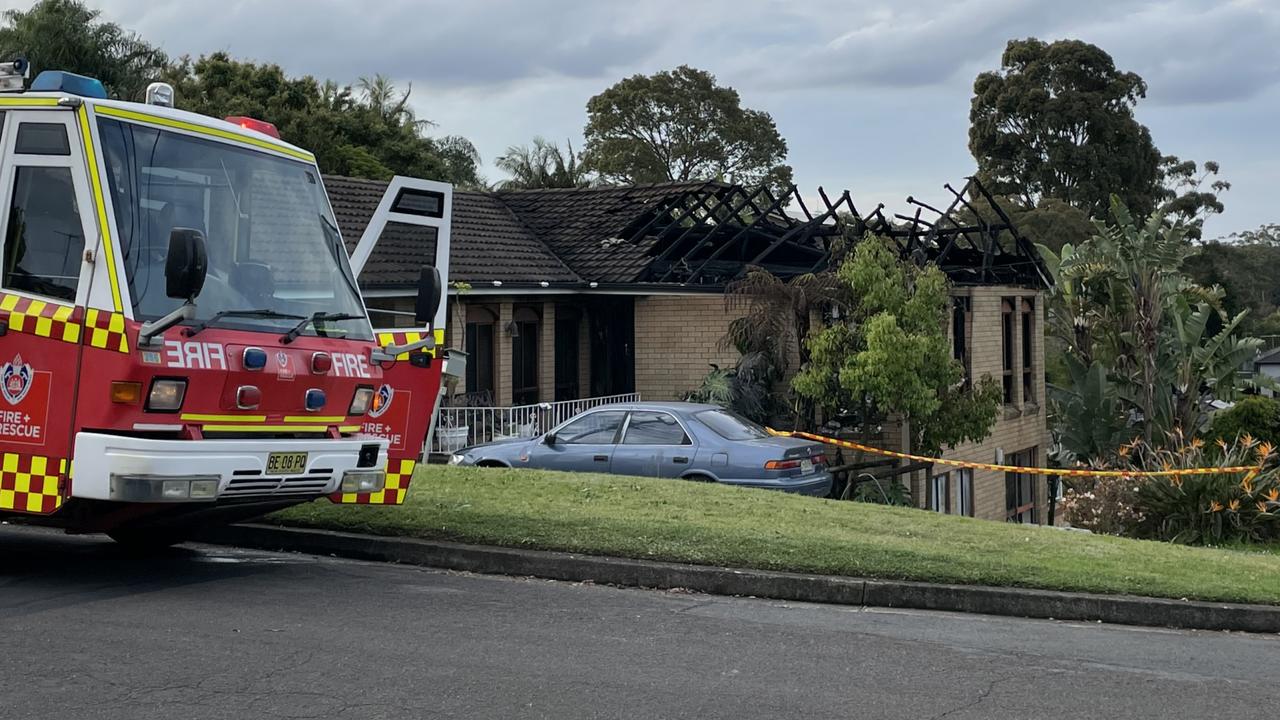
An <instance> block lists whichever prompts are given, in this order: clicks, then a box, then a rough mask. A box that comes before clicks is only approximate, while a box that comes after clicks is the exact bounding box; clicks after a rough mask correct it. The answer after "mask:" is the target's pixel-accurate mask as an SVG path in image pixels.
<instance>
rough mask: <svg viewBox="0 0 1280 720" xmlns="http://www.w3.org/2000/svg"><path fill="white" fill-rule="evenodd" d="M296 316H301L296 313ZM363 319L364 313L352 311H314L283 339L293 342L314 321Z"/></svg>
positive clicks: (286, 342)
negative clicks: (354, 313) (351, 312)
mask: <svg viewBox="0 0 1280 720" xmlns="http://www.w3.org/2000/svg"><path fill="white" fill-rule="evenodd" d="M294 317H299V316H297V315H295V316H294ZM362 319H364V316H363V315H352V314H350V313H326V312H318V313H314V314H313V315H312V316H311V317H308V318H303V319H302V322H300V323H298V324H297V325H294V326H293V329H292V330H290V331H289V332H287V333H285V334H284V337H283V338H282V340H283V341H284V342H285V344H288V343H291V342H293V341H294V340H297V339H298V336H299V335H301V334H302V331H303V330H306V329H307V327H308V326H309V325H311V324H313V323H322V322H335V321H338V320H362ZM317 330H318V328H317Z"/></svg>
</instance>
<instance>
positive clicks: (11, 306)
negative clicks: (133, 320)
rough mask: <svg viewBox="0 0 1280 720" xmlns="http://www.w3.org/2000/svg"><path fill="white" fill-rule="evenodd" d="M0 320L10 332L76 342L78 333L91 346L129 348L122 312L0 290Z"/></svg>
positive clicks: (78, 338) (125, 349) (106, 348)
mask: <svg viewBox="0 0 1280 720" xmlns="http://www.w3.org/2000/svg"><path fill="white" fill-rule="evenodd" d="M0 320H4V321H5V322H7V323H9V330H10V331H12V332H18V333H24V334H27V335H35V336H37V337H44V338H50V339H53V340H61V341H62V342H67V343H73V344H78V343H79V342H80V340H81V336H82V335H83V336H84V340H85V341H86V342H87V344H88V345H89V346H91V347H95V348H102V349H105V350H115V351H117V352H122V353H127V352H129V337H128V334H127V333H126V332H125V320H124V315H122V314H120V313H115V312H110V311H107V310H97V309H95V308H89V309H88V310H85V309H84V308H80V307H72V306H70V305H60V304H58V303H52V302H46V301H44V300H36V299H34V298H29V297H24V296H22V295H13V294H10V293H0Z"/></svg>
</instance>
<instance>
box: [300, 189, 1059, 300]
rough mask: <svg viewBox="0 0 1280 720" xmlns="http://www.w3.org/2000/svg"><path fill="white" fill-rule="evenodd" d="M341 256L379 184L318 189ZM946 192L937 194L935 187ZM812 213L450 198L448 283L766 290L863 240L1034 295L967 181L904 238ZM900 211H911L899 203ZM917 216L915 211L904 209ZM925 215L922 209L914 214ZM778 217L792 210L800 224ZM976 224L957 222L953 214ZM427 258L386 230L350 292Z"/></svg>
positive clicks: (882, 223) (851, 211)
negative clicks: (751, 277)
mask: <svg viewBox="0 0 1280 720" xmlns="http://www.w3.org/2000/svg"><path fill="white" fill-rule="evenodd" d="M325 183H326V186H327V187H328V191H329V197H330V200H331V202H332V203H333V207H334V212H335V213H336V215H337V218H338V224H339V226H340V227H341V229H342V234H343V237H344V238H345V240H346V243H347V247H348V251H350V250H352V249H353V248H354V246H355V244H356V242H357V241H358V240H359V238H360V236H361V235H362V234H363V233H364V230H365V228H366V227H367V226H368V224H369V221H370V219H371V218H372V216H373V214H374V212H375V210H376V209H377V206H378V203H379V201H380V200H381V199H382V196H383V194H384V192H385V190H386V187H387V185H388V183H387V182H384V181H375V180H356V179H352V178H345V177H338V176H326V177H325ZM947 187H948V189H950V186H947ZM818 192H819V195H820V196H821V202H822V206H819V207H817V208H814V210H813V211H812V212H811V211H810V210H809V208H808V207H807V206H806V204H805V201H804V199H803V198H801V197H800V194H799V192H798V191H797V190H796V188H795V187H794V186H792V187H790V188H789V189H787V190H786V192H783V193H781V194H774V193H773V192H771V191H770V190H768V189H766V188H744V187H742V186H739V185H733V184H728V183H722V182H715V181H711V182H691V183H664V184H657V185H634V186H622V187H591V188H566V189H546V190H511V191H500V192H475V191H462V190H457V191H455V192H454V194H453V215H452V225H451V227H452V234H451V238H452V240H451V243H450V245H451V248H450V258H449V275H450V278H449V279H450V280H451V281H458V282H467V283H483V284H488V283H490V282H492V281H495V280H498V281H502V282H503V284H506V285H512V286H517V287H518V286H520V285H537V284H539V283H549V284H553V285H560V286H564V285H574V286H581V285H585V284H587V283H600V284H602V285H603V284H611V285H612V284H645V285H650V284H660V285H675V286H680V287H690V286H694V285H698V286H704V287H706V288H707V289H711V288H715V287H722V286H723V285H724V284H725V283H726V282H728V281H729V280H732V279H733V278H734V277H738V276H740V275H741V273H742V272H743V271H744V270H745V269H746V268H747V266H749V265H759V266H762V267H765V268H766V269H768V270H769V271H771V272H773V273H774V274H776V275H778V276H779V277H791V276H794V275H797V274H801V273H805V272H813V271H816V270H819V269H821V268H823V267H825V266H826V265H827V264H828V263H829V261H830V258H831V255H832V252H833V249H834V247H835V246H836V244H837V241H839V240H840V239H842V238H845V237H854V236H856V237H860V236H861V234H862V233H863V232H865V231H867V230H870V231H873V232H880V233H883V234H885V235H888V236H889V237H892V238H893V239H894V240H895V241H896V242H898V244H899V247H900V248H901V249H902V251H903V253H904V255H907V256H910V257H913V258H918V259H921V260H932V261H935V262H937V263H938V264H939V265H940V266H942V268H943V270H944V271H945V272H947V274H948V275H949V276H950V277H951V278H952V280H953V281H954V282H957V283H960V284H1017V285H1029V286H1036V287H1041V286H1045V285H1047V282H1048V281H1047V280H1046V277H1047V273H1046V272H1045V271H1044V268H1043V262H1042V261H1041V259H1040V258H1039V255H1038V254H1037V253H1036V251H1035V249H1034V247H1032V246H1031V244H1030V243H1029V242H1027V241H1026V240H1025V239H1024V238H1022V237H1021V235H1020V234H1018V232H1017V229H1016V228H1014V227H1013V225H1012V223H1011V222H1010V221H1009V220H1008V218H1007V216H1006V215H1005V214H1004V212H1003V211H1002V210H1000V208H999V206H998V204H997V203H996V202H995V199H994V198H991V197H990V195H989V194H988V193H986V190H985V188H982V187H981V184H980V183H978V182H977V181H976V180H974V179H970V182H969V184H968V185H966V186H965V189H964V190H963V191H961V192H957V191H954V190H952V192H953V193H955V195H956V196H957V202H956V203H953V205H952V207H949V208H947V210H945V211H942V210H935V209H933V208H928V209H929V210H931V211H933V212H934V213H936V214H937V215H938V217H937V218H936V219H934V220H933V221H932V222H929V221H926V220H923V219H922V218H921V215H920V212H919V211H917V213H916V215H915V217H914V218H908V217H906V216H898V217H899V218H902V219H904V220H911V221H912V224H911V225H910V226H909V227H906V226H904V227H897V226H895V225H893V224H892V223H890V222H888V221H887V218H885V217H884V215H883V213H881V212H880V208H877V209H876V210H875V211H874V212H873V213H872V214H871V215H870V216H868V217H866V218H863V217H862V216H860V215H859V213H858V212H857V210H856V209H855V208H854V206H853V201H852V200H851V199H850V197H849V193H848V192H845V193H844V194H843V195H841V196H839V197H838V198H837V200H836V201H835V202H832V200H831V199H830V198H829V197H828V196H827V195H826V193H825V192H823V191H822V189H821V188H819V190H818ZM964 195H971V196H974V197H976V196H977V195H981V196H983V199H984V201H989V205H986V207H987V208H988V214H989V211H990V210H991V209H994V211H995V213H997V214H998V215H999V218H998V219H996V218H990V219H988V218H984V217H983V214H982V213H980V212H979V211H978V208H977V207H976V206H975V205H974V204H972V203H970V202H968V201H965V200H964V199H963V196H964ZM908 201H909V202H915V201H914V200H912V199H911V198H908ZM916 204H920V203H916ZM923 207H926V208H927V207H928V206H923ZM788 208H798V210H799V212H795V211H791V214H789V213H788ZM957 208H959V209H960V210H965V209H970V210H972V211H973V212H974V213H975V215H974V217H972V218H969V219H968V220H967V222H965V221H962V220H958V219H956V218H957V214H956V212H955V211H956V209H957ZM434 253H435V231H434V230H432V229H430V228H424V227H419V226H413V225H398V224H395V223H389V224H388V226H387V229H386V230H385V231H384V234H383V237H382V238H381V240H380V242H379V243H378V246H377V247H376V248H375V251H374V254H373V256H372V257H371V258H370V259H369V262H368V264H367V265H366V266H365V272H364V273H362V276H361V278H360V284H361V285H362V286H364V287H366V288H384V289H392V288H407V287H412V286H413V285H414V284H415V282H416V280H417V276H418V267H419V266H420V265H421V264H422V263H423V262H425V261H428V260H429V259H430V258H431V257H433V256H434Z"/></svg>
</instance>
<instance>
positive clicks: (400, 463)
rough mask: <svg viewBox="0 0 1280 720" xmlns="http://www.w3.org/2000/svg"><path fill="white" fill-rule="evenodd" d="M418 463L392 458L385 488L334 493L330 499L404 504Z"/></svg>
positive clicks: (350, 502) (359, 503)
mask: <svg viewBox="0 0 1280 720" xmlns="http://www.w3.org/2000/svg"><path fill="white" fill-rule="evenodd" d="M417 464H418V463H417V461H415V460H390V461H388V462H387V484H386V487H385V488H384V489H382V490H379V491H378V492H375V493H334V494H332V495H330V496H329V499H330V500H332V501H333V502H335V503H338V504H339V505H403V504H404V498H405V495H407V494H408V493H409V481H410V480H413V469H414V468H415V467H416V466H417Z"/></svg>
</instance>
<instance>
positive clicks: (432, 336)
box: [330, 176, 453, 505]
mask: <svg viewBox="0 0 1280 720" xmlns="http://www.w3.org/2000/svg"><path fill="white" fill-rule="evenodd" d="M452 211H453V186H451V185H449V184H447V183H439V182H433V181H430V180H419V179H416V178H408V177H400V176H396V177H395V178H392V180H391V182H390V184H388V185H387V189H386V192H385V193H384V194H383V197H382V200H381V201H380V202H379V204H378V207H377V209H376V210H375V211H374V214H373V217H372V218H371V219H370V221H369V224H368V225H367V226H366V227H365V230H364V233H363V234H362V235H361V237H360V241H359V243H358V244H357V245H356V248H355V250H354V251H353V252H352V254H351V266H352V270H353V271H354V273H355V276H356V277H357V278H360V276H361V273H362V272H363V271H364V270H365V267H366V266H367V265H369V260H370V258H372V257H374V254H375V250H376V248H377V244H378V241H379V240H380V239H381V238H382V237H383V235H384V231H385V230H386V228H387V226H388V225H389V224H391V223H396V224H400V225H411V226H418V227H420V228H426V229H429V232H432V233H433V234H434V238H435V242H434V243H433V244H431V245H428V246H424V248H423V250H424V252H423V256H422V258H421V262H422V266H421V269H420V274H419V276H418V283H417V288H418V293H417V297H416V298H415V300H414V304H413V307H412V308H409V307H402V308H400V309H397V310H388V309H378V308H371V307H368V305H369V302H368V301H369V298H366V302H365V305H366V307H367V308H368V311H369V313H370V315H369V319H370V320H371V321H372V323H373V327H374V333H375V336H376V338H377V341H378V344H379V345H381V346H382V351H383V352H382V354H381V356H380V359H381V362H380V363H379V364H380V365H381V367H382V373H383V375H382V379H381V381H380V384H379V386H378V387H376V388H374V400H373V404H372V407H371V409H370V411H369V413H368V415H367V416H366V417H365V419H364V425H363V428H362V432H363V433H364V434H365V435H369V436H375V437H380V438H383V439H385V440H386V441H387V442H388V444H389V447H388V449H387V457H388V462H387V480H386V487H385V489H383V490H381V491H379V492H372V493H334V494H333V495H332V496H330V499H331V500H332V501H333V502H336V503H348V504H362V505H363V504H367V505H400V504H402V503H403V502H404V500H405V496H406V494H407V492H408V489H409V483H410V481H411V480H412V479H413V472H414V470H415V469H416V468H417V466H418V464H419V463H420V462H422V459H423V454H424V452H425V448H426V445H427V440H428V434H429V433H430V431H431V428H432V427H434V425H435V414H436V412H437V411H438V407H439V401H440V392H441V380H442V377H441V375H442V371H443V370H444V364H445V360H444V353H443V345H444V327H445V318H446V317H447V313H448V310H447V308H446V296H447V288H448V285H447V280H448V277H449V229H450V217H451V215H452ZM361 284H362V285H363V283H361Z"/></svg>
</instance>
